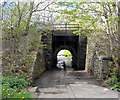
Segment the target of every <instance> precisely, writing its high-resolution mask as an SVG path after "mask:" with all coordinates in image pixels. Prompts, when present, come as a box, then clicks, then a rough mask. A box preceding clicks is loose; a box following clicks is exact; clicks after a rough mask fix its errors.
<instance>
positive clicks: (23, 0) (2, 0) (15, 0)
mask: <svg viewBox="0 0 120 100" xmlns="http://www.w3.org/2000/svg"><path fill="white" fill-rule="evenodd" d="M6 1H10V2H11V1H12V2H13V1H14V2H17V1H21V2H31V1H35V2H39V1H45V0H0V2H6ZM57 1H80V2H82V1H86V2H89V1H101V2H104V1H108V2H109V1H120V0H57Z"/></svg>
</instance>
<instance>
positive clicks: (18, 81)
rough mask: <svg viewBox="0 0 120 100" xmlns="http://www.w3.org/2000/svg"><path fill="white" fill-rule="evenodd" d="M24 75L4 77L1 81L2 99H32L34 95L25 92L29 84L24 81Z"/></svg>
mask: <svg viewBox="0 0 120 100" xmlns="http://www.w3.org/2000/svg"><path fill="white" fill-rule="evenodd" d="M25 78H26V75H25V74H21V75H20V76H15V75H4V76H3V81H2V88H3V89H2V97H3V99H6V98H34V97H35V94H34V93H32V92H29V91H26V90H25V88H26V87H28V86H29V85H30V82H28V81H27V80H25Z"/></svg>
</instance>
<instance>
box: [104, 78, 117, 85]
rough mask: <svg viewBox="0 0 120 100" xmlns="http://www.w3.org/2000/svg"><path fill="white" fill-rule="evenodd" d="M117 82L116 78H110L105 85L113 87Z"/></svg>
mask: <svg viewBox="0 0 120 100" xmlns="http://www.w3.org/2000/svg"><path fill="white" fill-rule="evenodd" d="M117 82H118V80H117V78H116V77H111V78H109V79H108V80H106V81H105V83H107V84H108V85H111V86H113V85H114V84H116V83H117Z"/></svg>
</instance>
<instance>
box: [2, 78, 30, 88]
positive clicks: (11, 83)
mask: <svg viewBox="0 0 120 100" xmlns="http://www.w3.org/2000/svg"><path fill="white" fill-rule="evenodd" d="M2 84H3V86H6V87H10V88H19V89H21V88H24V87H26V86H28V85H29V84H30V83H29V82H28V81H26V80H25V79H23V78H19V77H17V76H9V77H8V76H7V77H3V82H2Z"/></svg>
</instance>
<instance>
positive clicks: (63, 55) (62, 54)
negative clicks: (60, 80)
mask: <svg viewBox="0 0 120 100" xmlns="http://www.w3.org/2000/svg"><path fill="white" fill-rule="evenodd" d="M63 62H65V66H66V68H72V53H71V52H70V51H69V50H67V49H62V50H60V51H59V52H58V53H57V67H62V65H63V64H62V63H63Z"/></svg>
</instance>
